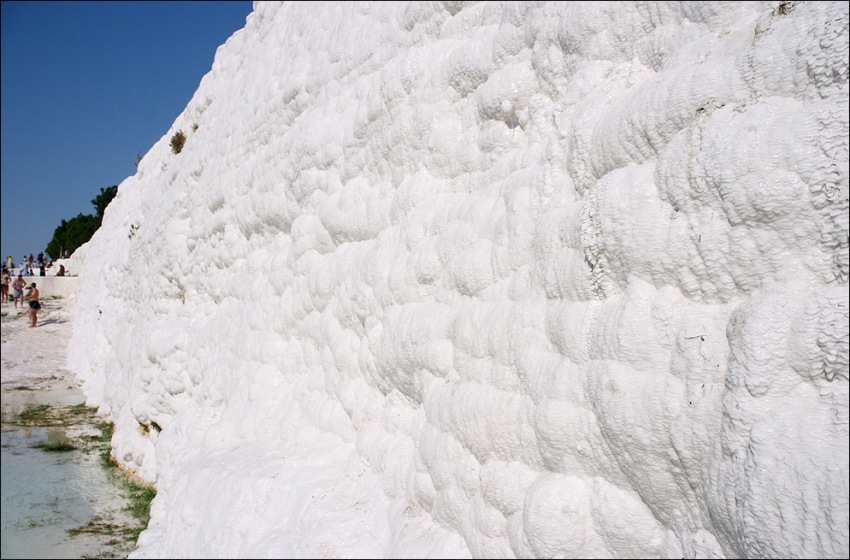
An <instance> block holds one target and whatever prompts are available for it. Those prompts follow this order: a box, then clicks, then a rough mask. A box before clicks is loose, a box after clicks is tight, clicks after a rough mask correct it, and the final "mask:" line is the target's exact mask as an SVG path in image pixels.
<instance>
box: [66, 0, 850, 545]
mask: <svg viewBox="0 0 850 560" xmlns="http://www.w3.org/2000/svg"><path fill="white" fill-rule="evenodd" d="M178 130H182V131H183V132H184V133H185V134H186V136H187V141H186V144H185V147H184V148H183V150H182V152H181V153H180V154H176V155H175V154H173V153H172V151H171V149H170V147H169V142H170V139H171V136H172V135H173V134H174V133H175V132H176V131H178ZM72 260H73V261H74V262H73V267H74V270H75V272H78V273H79V276H80V277H79V288H78V292H77V303H78V306H79V307H78V311H77V318H76V325H75V331H74V337H73V339H72V343H71V351H70V352H71V355H70V357H69V365H70V367H71V368H72V369H74V370H75V371H76V372H77V373H78V375H80V376H82V378H83V379H85V380H86V382H85V386H84V390H85V391H86V392H87V395H88V396H89V401H90V403H93V404H97V405H99V406H100V407H101V408H102V410H103V411H104V412H109V413H110V414H111V415H112V418H113V419H114V421H115V423H116V427H117V431H116V434H115V437H114V439H113V447H114V452H115V456H116V458H117V459H118V460H119V461H120V462H121V463H122V464H123V465H125V466H126V467H127V468H129V469H130V470H132V471H135V472H136V473H137V474H138V475H139V476H141V477H142V478H144V479H146V480H148V481H151V482H154V481H155V482H156V486H157V491H158V494H157V497H156V499H155V501H154V503H153V508H152V518H151V523H150V526H149V528H148V530H147V531H145V532H144V533H143V534H142V537H141V539H140V541H139V544H140V548H139V549H137V551H136V552H135V553H134V554H135V556H136V557H140V558H141V557H157V556H162V557H237V556H238V557H251V558H257V557H275V556H277V557H281V556H289V557H291V556H313V557H335V556H348V557H379V556H390V557H441V556H442V557H463V556H475V557H514V556H516V557H676V558H680V557H683V556H684V557H723V556H734V557H756V556H766V557H845V558H846V557H847V556H848V546H849V545H848V542H850V529H848V513H849V511H848V469H850V467H848V367H850V366H848V361H849V360H848V346H849V345H850V341H849V340H848V261H849V260H850V259H848V4H847V3H846V2H799V3H795V2H788V3H781V5H780V3H779V2H761V3H758V2H742V3H729V2H683V3H678V2H659V3H654V2H650V3H643V2H641V3H633V2H628V3H626V2H622V3H620V2H613V3H591V2H580V3H566V2H564V3H558V2H553V3H504V4H501V3H488V2H484V3H473V2H425V3H418V2H417V3H396V2H387V3H380V2H378V3H362V4H349V3H342V4H340V3H324V2H322V3H315V4H311V3H307V2H295V3H284V4H265V3H255V9H254V12H253V13H252V14H251V15H250V16H249V17H248V19H247V22H246V25H245V28H244V29H243V30H240V31H239V32H237V33H236V34H234V35H233V37H231V38H230V39H229V40H228V41H227V43H226V44H225V45H223V46H222V47H220V48H219V50H218V52H217V53H216V57H215V63H214V64H213V67H212V70H211V71H210V73H209V74H207V75H206V76H205V77H204V79H203V80H202V81H201V83H200V86H199V88H198V90H197V92H196V94H195V96H194V97H193V98H192V100H191V101H190V103H189V105H188V106H187V107H186V109H185V110H184V112H183V113H182V114H181V115H180V116H179V117H178V118H177V119H176V121H175V122H174V124H173V126H172V128H171V129H170V130H168V131H167V132H166V133H165V135H164V136H163V137H162V139H161V140H160V141H159V142H158V143H157V144H155V145H154V146H153V147H152V148H151V149H150V151H149V152H148V153H147V154H146V155H145V157H144V159H143V160H142V161H141V163H140V164H139V166H138V172H137V174H136V175H135V176H133V177H130V178H128V179H127V180H125V181H124V182H123V183H122V184H121V185H120V187H119V190H118V195H117V197H116V198H115V200H114V201H113V202H112V204H110V206H109V207H108V209H107V210H106V215H105V218H104V222H103V226H102V227H101V229H100V230H99V231H98V232H97V234H96V235H95V236H94V238H93V239H92V240H91V242H90V243H88V244H87V245H85V246H84V247H82V248H81V249H80V250H79V251H78V252H77V254H75V255H74V257H73V259H72ZM142 426H143V427H144V429H141V427H142Z"/></svg>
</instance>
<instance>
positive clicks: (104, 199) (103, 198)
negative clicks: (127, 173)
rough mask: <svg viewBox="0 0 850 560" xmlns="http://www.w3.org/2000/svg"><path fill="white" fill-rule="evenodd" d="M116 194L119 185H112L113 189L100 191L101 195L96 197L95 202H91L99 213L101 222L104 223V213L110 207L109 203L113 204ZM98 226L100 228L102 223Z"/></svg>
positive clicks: (108, 188)
mask: <svg viewBox="0 0 850 560" xmlns="http://www.w3.org/2000/svg"><path fill="white" fill-rule="evenodd" d="M116 194H118V185H112V186H111V187H107V188H105V189H103V188H102V189H100V194H99V195H97V196H96V197H94V200H92V201H91V203H92V204H94V208H95V210H96V211H97V217H98V220H99V222H102V221H103V212H104V211H105V210H106V207H107V206H109V203H110V202H112V199H113V198H115V195H116ZM97 225H98V226H100V223H98V224H97Z"/></svg>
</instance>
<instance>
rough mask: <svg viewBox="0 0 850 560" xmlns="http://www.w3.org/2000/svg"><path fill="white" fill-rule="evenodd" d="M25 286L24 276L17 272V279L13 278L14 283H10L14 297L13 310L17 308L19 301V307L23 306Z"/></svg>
mask: <svg viewBox="0 0 850 560" xmlns="http://www.w3.org/2000/svg"><path fill="white" fill-rule="evenodd" d="M26 285H27V282H26V280H24V275H23V273H21V272H18V277H17V278H15V281H14V282H13V283H12V291H13V295H14V297H15V309H17V308H18V300H21V305H24V286H26Z"/></svg>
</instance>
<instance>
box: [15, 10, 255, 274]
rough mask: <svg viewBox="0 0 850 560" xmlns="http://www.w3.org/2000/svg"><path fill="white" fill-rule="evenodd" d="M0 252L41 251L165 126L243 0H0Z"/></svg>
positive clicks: (125, 172)
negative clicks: (64, 224) (73, 0)
mask: <svg viewBox="0 0 850 560" xmlns="http://www.w3.org/2000/svg"><path fill="white" fill-rule="evenodd" d="M0 9H1V10H2V17H0V26H2V29H0V45H2V48H0V58H2V60H0V72H2V79H0V90H2V103H0V112H2V136H1V137H0V142H2V154H0V156H2V157H0V212H2V216H1V217H0V229H2V231H0V235H2V237H0V255H2V258H3V260H4V261H5V259H6V256H7V255H12V258H13V259H14V261H15V263H19V262H20V260H21V257H22V256H23V255H24V254H30V253H32V254H34V255H35V254H38V253H39V252H41V251H44V249H45V247H46V246H47V243H48V242H49V241H50V240H51V239H52V238H53V230H54V229H56V227H57V226H58V225H59V224H60V222H61V221H62V220H63V219H66V220H68V219H71V218H73V217H75V216H76V215H77V214H80V213H83V214H94V213H95V209H94V206H93V205H92V204H91V200H92V199H93V198H94V197H95V196H97V195H98V194H100V189H101V188H106V187H109V186H111V185H118V184H120V183H121V182H122V181H123V180H124V179H125V178H127V177H128V176H130V175H133V174H134V173H135V171H136V169H135V166H134V163H135V161H136V154H138V153H141V154H142V155H144V154H145V153H146V152H147V151H148V150H149V149H150V147H151V146H153V144H154V143H155V142H157V141H158V140H159V139H160V138H161V137H162V136H163V135H164V134H166V133H167V132H168V128H169V127H170V126H171V123H173V122H174V119H176V118H177V116H178V115H179V114H180V113H181V111H182V110H183V109H184V108H185V107H186V105H187V104H188V103H189V100H190V99H191V98H192V95H193V94H194V93H195V90H196V89H197V88H198V85H199V84H200V82H201V78H203V76H204V75H205V74H206V73H207V72H209V71H210V68H212V63H213V59H214V58H215V51H216V48H218V46H219V45H222V44H224V42H225V41H226V40H227V38H228V37H230V36H231V35H233V33H234V32H236V31H237V30H239V29H242V28H243V27H244V26H245V18H246V17H247V16H248V14H250V13H251V11H252V2H6V1H4V2H2V3H0Z"/></svg>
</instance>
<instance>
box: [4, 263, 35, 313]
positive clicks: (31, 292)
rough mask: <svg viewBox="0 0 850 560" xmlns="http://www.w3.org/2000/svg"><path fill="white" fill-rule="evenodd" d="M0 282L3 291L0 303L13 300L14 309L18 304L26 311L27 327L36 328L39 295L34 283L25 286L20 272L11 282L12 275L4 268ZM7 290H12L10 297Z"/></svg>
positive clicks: (25, 283) (25, 282)
mask: <svg viewBox="0 0 850 560" xmlns="http://www.w3.org/2000/svg"><path fill="white" fill-rule="evenodd" d="M0 281H2V284H0V286H2V290H3V291H2V294H1V295H0V302H2V303H9V300H11V299H14V301H15V309H17V308H18V303H19V302H20V304H21V307H22V308H26V310H27V317H29V320H30V321H29V326H30V327H34V326H36V323H38V310H39V309H41V304H40V303H39V302H38V296H39V293H38V288H37V287H36V283H35V282H33V283H32V284H27V281H26V280H24V276H23V274H22V273H21V272H18V276H17V277H16V278H15V279H14V281H13V280H12V275H11V274H10V273H9V270H8V269H7V268H6V267H5V266H4V267H3V272H2V276H0ZM9 288H12V292H13V293H12V294H11V295H10V294H9Z"/></svg>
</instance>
